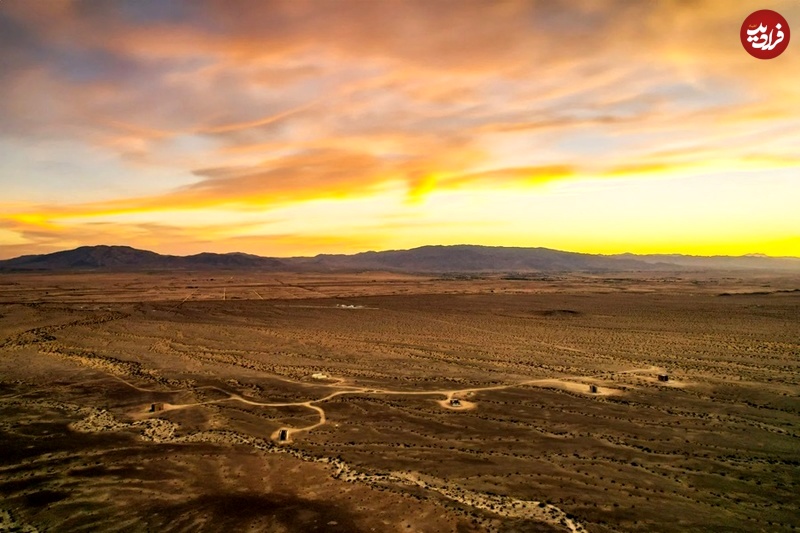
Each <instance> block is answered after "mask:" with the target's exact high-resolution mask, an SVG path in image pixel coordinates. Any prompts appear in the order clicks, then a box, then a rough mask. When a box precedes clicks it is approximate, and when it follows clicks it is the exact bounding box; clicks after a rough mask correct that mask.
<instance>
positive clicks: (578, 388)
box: [114, 367, 653, 441]
mask: <svg viewBox="0 0 800 533" xmlns="http://www.w3.org/2000/svg"><path fill="white" fill-rule="evenodd" d="M652 370H653V367H651V368H639V369H632V370H625V371H621V372H617V373H618V374H628V373H638V372H647V371H652ZM114 377H115V378H117V379H119V380H120V381H123V382H125V383H126V384H128V385H130V386H131V387H134V388H136V389H137V390H141V391H145V390H147V389H141V388H139V387H136V386H135V385H133V384H131V383H128V382H127V381H125V380H123V379H121V378H119V377H118V376H114ZM588 378H590V377H589V376H569V377H566V378H562V379H555V378H545V379H531V380H525V381H518V382H514V383H506V384H502V385H489V386H486V387H469V388H464V389H434V390H428V391H402V390H391V389H378V388H374V387H354V386H347V388H346V389H344V390H338V391H335V392H332V393H330V394H328V395H327V396H323V397H322V398H318V399H316V400H306V401H303V402H259V401H256V400H248V399H247V398H244V397H242V396H241V395H239V394H236V393H233V392H230V391H227V390H225V389H222V388H220V387H217V386H215V385H207V386H203V387H197V389H215V390H218V391H220V392H222V393H223V394H227V395H228V397H227V398H221V399H218V400H209V401H205V402H198V403H190V404H165V405H164V410H165V411H168V410H172V409H185V408H189V407H195V406H200V405H208V404H217V403H222V402H229V401H236V402H241V403H244V404H247V405H253V406H259V407H305V408H307V409H311V410H313V411H316V412H317V414H318V415H319V421H317V422H316V423H314V424H310V425H308V426H303V427H299V428H291V427H285V428H281V429H279V430H278V431H276V432H275V433H274V434H273V438H274V439H277V438H278V435H279V434H280V432H281V431H282V430H284V431H286V439H285V440H286V441H289V440H291V436H292V435H294V434H297V433H302V432H306V431H311V430H313V429H316V428H318V427H320V426H322V425H324V424H326V423H327V421H328V419H327V417H326V414H325V410H324V409H323V408H322V407H320V406H319V405H315V404H319V403H323V402H326V401H328V400H331V399H333V398H336V397H337V396H343V395H345V394H374V395H383V396H443V397H444V399H442V400H439V401H437V403H439V405H441V406H442V407H444V408H446V409H451V410H453V411H467V410H471V409H475V408H476V407H477V405H476V404H475V403H474V402H470V401H468V400H465V399H464V397H465V396H470V395H472V394H474V393H476V392H485V391H495V390H505V389H510V388H515V387H524V386H539V387H543V388H559V389H563V390H567V391H570V392H578V393H583V394H586V395H587V396H610V395H614V394H620V393H621V392H620V391H619V390H617V389H612V388H608V387H599V386H598V387H597V392H594V393H593V392H590V391H589V385H588V384H586V383H581V382H579V381H575V380H580V379H588ZM339 383H341V381H340V382H338V383H333V384H331V385H330V386H331V387H337V386H341V385H339ZM162 392H163V391H162ZM169 392H181V391H169ZM454 398H458V399H459V400H460V403H461V405H460V406H453V405H450V401H451V400H452V399H454Z"/></svg>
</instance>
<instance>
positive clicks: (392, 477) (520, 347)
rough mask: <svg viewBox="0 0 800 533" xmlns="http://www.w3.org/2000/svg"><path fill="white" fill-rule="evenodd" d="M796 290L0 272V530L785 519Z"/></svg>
mask: <svg viewBox="0 0 800 533" xmlns="http://www.w3.org/2000/svg"><path fill="white" fill-rule="evenodd" d="M798 288H800V275H795V274H787V273H783V274H774V275H771V274H768V273H742V272H682V273H652V272H650V273H647V274H637V273H623V274H618V275H616V274H615V275H609V274H603V275H599V274H598V275H590V274H564V275H532V276H507V277H503V276H412V275H400V274H387V273H375V272H362V273H353V274H312V273H306V274H290V273H286V274H282V273H258V272H237V271H218V272H138V273H125V272H119V273H108V272H106V273H99V272H87V273H63V274H58V273H8V274H3V275H0V450H2V453H0V531H25V532H32V531H270V532H305V531H342V532H345V531H346V532H352V531H359V532H360V531H365V532H368V531H379V532H387V531H389V532H391V531H421V532H440V531H441V532H446V531H453V532H473V531H474V532H477V531H504V532H512V531H520V532H521V531H537V532H556V531H573V532H585V531H589V532H612V531H642V532H651V531H793V530H796V529H797V528H799V527H800V498H799V497H798V494H800V291H798V290H797V289H798ZM659 375H661V376H668V378H667V381H660V380H659V378H658V376H659ZM454 400H457V401H454Z"/></svg>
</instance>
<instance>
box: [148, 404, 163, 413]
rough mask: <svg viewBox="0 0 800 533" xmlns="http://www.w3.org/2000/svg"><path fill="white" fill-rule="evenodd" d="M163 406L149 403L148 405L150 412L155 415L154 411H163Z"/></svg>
mask: <svg viewBox="0 0 800 533" xmlns="http://www.w3.org/2000/svg"><path fill="white" fill-rule="evenodd" d="M163 410H164V404H163V403H151V404H150V412H151V413H155V412H156V411H163Z"/></svg>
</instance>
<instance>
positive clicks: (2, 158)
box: [0, 0, 800, 258]
mask: <svg viewBox="0 0 800 533" xmlns="http://www.w3.org/2000/svg"><path fill="white" fill-rule="evenodd" d="M765 8H768V9H773V10H775V11H778V12H779V13H781V14H782V15H783V16H784V17H785V18H786V19H787V21H788V23H789V25H790V27H791V28H792V30H793V32H794V33H795V35H794V36H793V38H792V40H791V42H790V44H789V47H788V49H787V50H786V52H785V53H783V55H781V56H780V57H778V58H776V59H772V60H759V59H755V58H753V57H751V56H750V55H748V54H747V53H746V52H745V50H744V49H743V47H742V44H741V42H740V38H739V30H740V26H741V24H742V21H743V20H744V19H745V17H746V16H747V15H748V14H750V13H751V12H752V11H756V10H758V9H765ZM0 191H1V194H0V258H8V257H14V256H17V255H21V254H31V253H47V252H51V251H56V250H60V249H66V248H74V247H77V246H81V245H91V244H125V245H130V246H134V247H137V248H145V249H150V250H154V251H157V252H161V253H172V254H180V255H183V254H189V253H197V252H201V251H212V252H232V251H241V252H249V253H256V254H260V255H269V256H291V255H314V254H317V253H352V252H358V251H364V250H385V249H399V248H411V247H414V246H420V245H425V244H457V243H465V244H486V245H502V246H544V247H548V248H556V249H561V250H569V251H577V252H590V253H621V252H634V253H686V254H703V255H711V254H728V255H741V254H746V253H765V254H769V255H779V256H780V255H791V256H800V2H798V1H797V0H787V1H766V2H759V1H750V0H737V1H735V2H733V1H730V0H721V1H702V0H691V1H680V0H672V1H670V0H660V1H659V0H642V1H632V0H574V1H566V0H565V1H563V2H556V1H554V0H539V1H534V0H530V1H520V2H503V1H499V0H498V1H495V0H491V1H490V0H486V1H472V0H455V1H449V0H422V1H419V2H417V1H411V0H402V1H401V0H398V1H388V0H385V1H384V0H352V1H349V0H338V1H323V0H310V1H303V0H288V1H286V2H267V1H261V0H253V1H241V0H191V1H189V0H186V1H178V0H130V1H121V0H120V1H115V0H83V1H81V0H35V1H33V0H0Z"/></svg>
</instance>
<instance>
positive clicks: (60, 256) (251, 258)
mask: <svg viewBox="0 0 800 533" xmlns="http://www.w3.org/2000/svg"><path fill="white" fill-rule="evenodd" d="M210 269H224V270H241V269H251V270H253V269H255V270H266V271H274V272H278V271H290V272H298V271H315V272H337V271H363V270H386V271H394V272H409V273H453V272H463V273H469V272H471V273H477V272H482V273H492V272H494V273H523V272H622V271H657V270H687V269H690V270H706V269H713V270H728V269H748V270H782V271H796V272H800V258H793V257H767V256H763V255H746V256H737V257H733V256H710V257H708V256H687V255H635V254H619V255H595V254H583V253H575V252H564V251H559V250H551V249H548V248H512V247H501V246H476V245H454V246H422V247H419V248H413V249H411V250H390V251H384V252H362V253H357V254H352V255H325V254H322V255H317V256H314V257H289V258H273V257H262V256H258V255H252V254H244V253H226V254H216V253H200V254H196V255H188V256H175V255H162V254H158V253H155V252H151V251H148V250H138V249H136V248H131V247H130V246H82V247H80V248H76V249H74V250H65V251H61V252H55V253H50V254H43V255H25V256H21V257H17V258H14V259H6V260H2V261H0V271H55V270H58V271H70V270H115V271H137V270H210Z"/></svg>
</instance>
